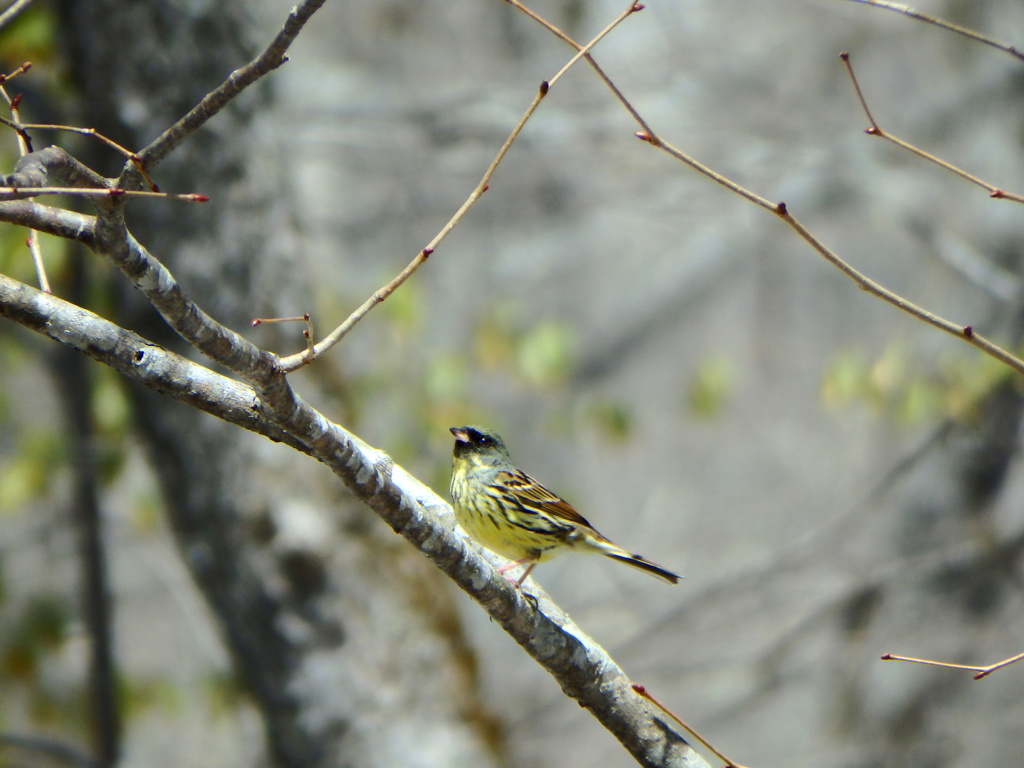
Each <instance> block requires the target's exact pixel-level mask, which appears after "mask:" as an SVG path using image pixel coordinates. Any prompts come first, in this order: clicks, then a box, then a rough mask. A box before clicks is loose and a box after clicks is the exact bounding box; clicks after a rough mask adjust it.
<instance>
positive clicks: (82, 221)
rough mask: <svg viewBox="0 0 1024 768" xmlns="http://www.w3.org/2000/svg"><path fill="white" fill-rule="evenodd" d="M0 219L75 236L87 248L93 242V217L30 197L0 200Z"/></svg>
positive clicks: (53, 232) (39, 229) (48, 232)
mask: <svg viewBox="0 0 1024 768" xmlns="http://www.w3.org/2000/svg"><path fill="white" fill-rule="evenodd" d="M0 221H2V222H4V223H6V224H17V225H18V226H21V227H28V228H29V229H35V230H38V231H40V232H45V233H47V234H49V235H56V236H57V237H63V238H66V239H68V240H75V241H77V242H79V243H82V244H84V245H87V246H89V247H90V248H92V247H93V246H94V245H95V242H96V241H95V227H96V217H94V216H86V215H84V214H81V213H75V212H74V211H65V210H63V209H62V208H51V207H50V206H48V205H42V204H40V203H36V202H33V201H31V200H12V201H10V202H6V203H4V202H0Z"/></svg>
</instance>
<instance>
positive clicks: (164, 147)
mask: <svg viewBox="0 0 1024 768" xmlns="http://www.w3.org/2000/svg"><path fill="white" fill-rule="evenodd" d="M323 4H324V0H304V2H302V3H301V4H300V5H298V6H296V7H294V8H292V11H291V13H289V14H288V18H287V20H286V21H285V23H284V27H283V28H282V29H281V31H280V32H278V34H277V36H276V37H275V38H274V40H273V41H272V42H271V43H270V45H268V46H267V48H266V49H265V50H264V51H263V53H261V54H260V55H259V56H257V57H256V58H255V59H253V60H252V61H251V62H249V63H248V64H246V65H245V66H244V67H242V68H241V69H236V70H235V71H234V72H232V73H231V74H230V75H229V76H228V79H227V80H225V81H224V82H223V83H221V85H220V86H218V87H217V88H216V89H214V90H213V91H210V93H208V94H206V96H204V97H203V100H202V101H200V102H199V103H198V104H197V105H196V106H195V107H193V108H192V109H191V110H190V111H189V113H188V114H187V115H185V116H184V117H183V118H181V119H180V120H178V122H176V123H175V124H174V125H172V126H171V127H170V128H168V129H167V130H166V131H164V132H163V133H162V134H160V136H159V137H157V139H156V140H155V141H153V142H152V143H151V144H150V145H149V146H147V147H146V148H145V149H143V150H142V151H140V152H139V153H138V157H139V162H140V163H141V168H143V169H146V170H149V169H151V168H152V167H153V166H155V165H156V164H157V163H159V162H160V161H161V160H163V159H164V158H165V157H167V155H169V154H170V153H171V152H172V151H174V149H175V147H177V146H179V145H180V144H181V143H182V142H183V141H185V139H187V138H188V137H189V136H191V135H192V134H193V133H195V132H196V131H197V130H199V128H201V127H202V126H203V125H204V124H205V123H206V121H207V120H209V119H210V118H211V117H213V116H214V115H216V114H217V113H218V112H220V111H221V110H222V109H223V108H224V107H225V106H227V104H228V102H230V101H231V100H232V99H234V98H235V97H236V96H237V95H238V94H240V93H241V92H242V91H243V90H245V89H246V88H248V87H249V86H250V85H252V84H253V83H255V82H256V81H258V80H259V79H260V78H261V77H263V76H264V75H266V74H267V73H269V72H273V71H274V70H275V69H277V68H278V67H280V66H281V65H282V64H284V63H285V62H286V61H288V57H287V55H286V53H287V51H288V48H289V47H291V44H292V43H293V42H294V41H295V38H296V37H297V36H298V34H299V32H301V31H302V28H303V27H304V26H305V25H306V22H308V21H309V20H310V18H311V17H312V16H313V14H314V13H316V12H317V10H318V9H319V8H320V6H321V5H323ZM125 170H126V171H127V170H129V168H126V169H125ZM119 186H125V185H119Z"/></svg>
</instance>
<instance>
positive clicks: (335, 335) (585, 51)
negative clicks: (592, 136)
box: [281, 2, 643, 371]
mask: <svg viewBox="0 0 1024 768" xmlns="http://www.w3.org/2000/svg"><path fill="white" fill-rule="evenodd" d="M641 10H643V6H642V5H640V4H639V3H636V2H631V3H630V4H629V6H628V7H627V8H626V9H625V10H624V11H623V12H622V13H620V14H619V15H618V16H616V17H615V18H614V19H613V20H612V21H611V22H610V23H609V24H608V25H607V26H606V27H605V28H604V29H602V30H601V31H600V32H599V33H598V34H597V36H596V37H594V39H593V40H591V41H590V42H589V43H587V44H586V45H578V46H576V50H577V53H576V55H575V56H573V57H572V58H571V59H570V60H569V61H568V62H567V63H566V64H565V66H563V67H562V68H561V69H560V70H559V71H558V73H557V74H555V76H554V77H552V78H551V79H550V80H545V81H544V82H542V83H541V84H540V88H538V89H537V95H536V96H534V97H533V101H531V102H530V106H528V107H527V108H526V111H525V112H524V113H523V116H522V117H521V118H519V122H518V123H516V126H515V127H514V128H513V129H512V132H511V133H510V134H509V135H508V138H507V139H505V143H504V144H502V146H501V149H499V150H498V154H497V155H495V156H494V159H493V160H492V161H491V164H490V165H489V166H488V167H487V170H486V171H484V175H483V177H482V178H481V179H480V181H479V183H477V185H476V187H475V188H474V189H473V191H472V192H471V193H470V195H469V197H467V198H466V201H465V202H464V203H463V204H462V205H461V206H460V207H459V209H458V210H457V211H456V212H455V213H454V215H453V216H452V217H451V218H450V219H449V220H448V223H446V224H445V225H444V226H443V227H442V228H441V231H440V232H438V233H437V234H436V235H434V238H433V239H432V240H431V241H430V242H429V243H428V244H427V245H426V247H424V248H423V249H422V250H421V251H420V252H419V253H417V254H416V256H415V257H414V258H413V260H412V261H411V262H409V264H408V265H406V267H405V269H403V270H402V271H401V272H399V273H398V275H396V276H395V277H394V278H392V280H391V281H390V282H388V283H387V284H386V285H384V286H382V287H381V288H379V289H377V290H376V291H374V293H373V295H371V296H370V298H368V299H367V300H366V301H364V302H363V303H362V304H361V305H360V306H359V307H358V308H357V309H356V310H355V311H354V312H353V313H352V314H350V315H349V316H348V317H347V318H346V319H345V321H344V322H343V323H342V324H341V325H339V326H338V327H337V328H335V329H334V330H333V331H331V333H330V334H328V335H327V336H326V337H325V338H324V339H323V340H322V341H320V342H319V343H317V344H316V345H314V347H313V350H312V352H311V353H310V352H309V351H308V350H307V351H306V352H303V353H300V354H297V355H291V356H289V357H285V358H282V359H281V368H282V370H284V371H294V370H296V369H298V368H300V367H302V366H303V365H308V364H309V363H311V362H312V361H313V360H314V359H316V358H317V357H319V356H320V355H322V354H323V353H324V352H326V351H327V350H329V349H330V348H331V347H333V346H334V345H335V344H337V343H338V342H339V341H341V340H342V339H343V338H345V336H346V334H348V332H349V331H351V330H352V329H353V328H354V327H355V326H356V324H357V323H358V322H359V321H360V320H362V319H363V318H364V317H365V316H366V315H367V313H369V312H370V310H372V309H373V308H374V307H376V306H377V305H378V304H380V303H381V302H383V301H384V300H385V299H387V298H388V296H390V295H391V294H392V293H394V292H395V290H396V289H397V288H398V287H399V286H400V285H402V283H404V282H405V281H406V280H408V279H409V277H410V276H411V275H412V274H413V273H414V272H415V271H416V270H417V269H419V268H420V266H422V265H423V264H424V263H425V262H426V261H427V259H429V258H430V256H431V254H432V253H433V252H434V250H435V249H436V248H437V246H438V245H439V244H440V243H441V241H442V240H444V239H445V238H446V237H447V236H448V235H449V234H450V233H451V231H452V230H453V229H455V226H456V225H457V224H458V223H459V222H460V221H462V217H463V216H465V215H466V212H467V211H468V210H469V209H470V208H472V207H473V205H474V204H475V203H476V201H477V200H479V199H480V196H481V195H483V193H484V192H486V191H487V190H488V189H489V182H490V180H491V177H492V176H493V175H494V172H495V171H496V170H497V169H498V166H499V165H500V164H501V161H502V160H503V159H504V158H505V155H506V154H507V153H508V151H509V149H510V148H511V147H512V144H513V142H514V141H515V140H516V138H518V136H519V134H520V132H521V131H522V130H523V127H524V126H525V125H526V122H527V121H528V120H529V119H530V117H531V116H532V115H533V113H534V112H535V111H536V110H537V107H539V106H540V103H541V101H542V100H543V99H544V97H545V96H547V94H548V91H550V90H551V88H552V87H554V85H555V83H557V82H558V80H559V79H561V77H562V76H563V75H564V74H565V73H566V72H568V71H569V69H570V67H572V66H573V65H574V64H575V63H576V62H577V61H579V60H580V58H581V57H583V56H589V51H590V49H591V48H593V47H594V46H595V45H597V44H598V43H599V42H600V41H601V40H602V39H603V38H604V37H605V35H607V34H608V33H609V32H611V31H612V30H613V29H615V27H617V26H618V25H619V24H621V23H622V22H623V21H625V20H626V19H627V18H629V17H630V16H631V15H633V14H634V13H637V12H638V11H641Z"/></svg>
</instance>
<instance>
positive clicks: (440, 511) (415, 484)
mask: <svg viewBox="0 0 1024 768" xmlns="http://www.w3.org/2000/svg"><path fill="white" fill-rule="evenodd" d="M0 316H3V317H7V318H8V319H11V320H13V321H15V322H17V323H19V324H21V325H23V326H25V327H27V328H30V329H32V330H34V331H36V332H38V333H42V334H44V335H46V336H48V337H50V338H51V339H54V340H56V341H59V342H60V343H63V344H67V345H69V346H71V347H74V348H75V349H78V350H80V351H82V352H84V353H86V354H88V355H89V356H90V357H93V358H95V359H97V360H99V361H100V362H103V363H105V364H106V365H109V366H111V367H113V368H115V369H116V370H118V371H119V372H121V373H122V374H124V375H125V376H127V377H128V378H131V379H134V380H136V381H139V382H141V383H142V384H144V385H146V386H148V387H150V388H152V389H154V390H155V391H158V392H161V393H162V394H168V395H171V396H174V397H177V398H178V399H181V400H185V401H186V402H188V403H189V404H191V405H193V406H194V407H198V408H201V409H202V410H204V411H206V412H208V413H211V414H213V415H215V416H217V417H218V418H222V419H225V420H226V421H229V422H231V423H233V424H237V425H239V426H242V427H244V428H246V429H249V430H251V431H254V432H257V433H259V434H263V435H266V436H267V437H270V438H271V439H275V440H279V441H281V442H287V443H288V444H289V445H291V446H292V447H295V448H296V449H298V450H301V451H303V452H304V453H307V454H309V455H311V456H313V457H314V458H316V459H317V460H319V461H321V462H322V463H324V464H326V465H327V466H328V467H329V468H330V469H331V470H332V471H333V472H334V473H335V475H337V476H338V477H339V478H340V479H341V480H342V482H343V483H344V484H345V485H346V486H347V487H348V488H349V489H350V490H351V491H352V492H353V493H354V494H355V495H356V496H357V497H358V498H359V499H360V500H362V501H363V502H365V503H366V504H367V505H368V506H369V507H370V508H371V509H373V510H374V512H376V513H377V514H378V515H379V516H380V517H381V519H383V520H384V522H386V523H387V524H388V525H389V526H390V527H391V528H392V529H393V530H394V531H395V532H396V533H399V534H401V535H402V536H403V537H404V538H405V539H406V540H408V541H409V542H411V543H412V544H413V545H414V546H415V547H416V548H417V549H419V550H420V551H421V552H422V553H423V554H424V555H426V556H427V557H428V558H429V559H430V560H431V562H433V563H434V564H435V565H436V566H437V567H438V568H439V569H440V570H441V571H443V572H444V573H445V574H447V575H448V576H449V577H450V578H451V579H452V580H453V581H454V582H455V583H456V584H458V586H459V587H460V588H461V589H462V590H464V591H465V592H466V593H467V594H469V595H470V596H471V597H472V598H473V599H474V600H476V601H477V602H478V603H480V604H481V606H483V608H484V609H485V610H486V611H487V612H488V613H489V614H490V615H491V616H492V617H493V618H494V620H495V621H497V622H498V623H499V624H500V625H501V626H502V627H503V628H504V629H505V631H506V632H508V633H509V634H510V635H511V636H512V638H513V639H514V640H515V641H516V642H517V643H519V644H520V645H521V646H522V647H523V648H524V649H525V650H526V651H527V652H528V653H529V654H530V655H531V656H532V657H533V658H534V659H535V660H536V661H537V662H538V663H539V664H540V665H541V666H543V667H544V668H545V669H546V670H548V672H549V673H550V674H551V675H552V676H553V677H554V678H555V679H556V680H557V681H558V683H559V685H560V686H561V687H562V690H563V691H564V692H565V693H566V694H567V695H569V696H571V697H573V698H574V699H576V700H577V701H578V702H579V703H580V704H581V705H582V706H584V707H586V708H587V709H588V710H590V712H591V713H592V714H593V715H594V717H596V718H597V719H598V720H599V721H600V722H601V723H602V724H603V725H604V726H605V727H606V728H607V729H608V730H609V731H610V732H611V733H612V734H614V735H615V736H616V738H618V739H619V741H620V742H621V743H622V744H623V746H625V747H626V749H628V750H629V752H630V753H631V754H632V755H633V756H634V757H635V758H636V759H637V761H638V762H639V763H640V764H641V765H644V766H650V767H651V768H654V767H655V766H660V767H661V768H666V767H674V766H689V767H690V768H699V767H700V766H704V765H705V763H704V762H703V761H702V760H701V758H700V757H699V756H698V755H697V754H696V753H694V752H693V751H692V749H691V748H690V746H689V745H688V744H687V743H686V741H685V740H684V739H683V737H682V736H681V735H680V734H679V733H678V731H677V730H676V728H675V726H673V725H672V723H671V721H670V718H668V717H667V716H666V715H665V714H664V713H663V712H661V711H660V710H658V709H657V708H656V707H654V706H653V705H652V704H650V703H649V702H648V701H647V700H645V699H644V698H643V697H641V696H640V695H638V694H637V693H636V692H635V691H634V690H633V689H632V687H631V682H632V681H631V680H630V679H629V678H628V677H627V676H626V674H625V672H623V670H622V669H621V668H619V666H618V665H617V664H616V663H615V661H614V660H613V659H612V658H611V657H610V656H608V654H607V652H605V651H604V649H603V648H601V647H600V646H599V645H597V644H596V643H595V642H594V641H593V640H591V639H590V638H589V637H587V636H586V635H585V634H584V633H583V632H582V631H581V630H580V629H579V627H577V626H576V625H575V624H574V623H573V622H572V620H571V619H569V617H568V615H567V614H565V612H564V611H562V610H561V609H560V608H558V606H556V605H555V604H554V603H553V602H551V600H550V599H549V598H548V597H547V596H546V595H544V594H543V593H540V594H537V595H535V596H532V597H531V596H527V595H526V594H525V593H523V592H521V591H520V590H518V589H516V588H515V587H513V586H512V585H511V584H509V582H508V581H507V580H506V579H505V578H504V577H502V576H501V575H500V574H498V572H497V569H496V568H495V567H494V565H495V563H496V560H494V559H492V556H490V555H486V556H485V555H482V554H481V553H479V552H478V551H477V550H476V548H475V547H473V546H472V545H470V544H469V543H468V541H467V540H466V539H465V538H464V537H463V536H462V535H461V534H457V533H456V532H455V531H454V530H453V528H454V521H453V517H452V513H451V510H450V507H448V505H447V503H446V502H444V501H443V500H442V499H441V498H439V497H438V496H437V495H436V494H435V493H434V492H433V491H432V490H431V489H430V488H428V487H427V486H425V485H423V484H422V483H421V482H420V481H419V480H417V479H416V478H415V477H413V476H412V475H410V474H409V473H408V472H406V471H405V470H404V469H402V468H401V467H399V466H398V465H396V464H395V463H394V462H393V461H392V460H391V458H390V457H388V456H387V455H386V454H385V453H383V452H382V451H379V450H377V449H375V448H372V447H370V446H368V445H367V444H366V443H364V442H363V441H362V440H360V439H359V438H357V437H356V436H354V435H352V434H351V433H349V432H347V431H346V430H344V429H343V428H341V427H340V426H338V425H337V424H333V423H332V422H330V421H329V420H328V419H327V418H325V417H324V416H323V415H322V414H320V413H319V412H318V411H316V410H315V409H313V408H311V407H310V406H308V405H306V404H305V403H303V402H302V401H300V400H298V399H296V400H295V406H296V407H295V410H294V412H292V413H291V414H290V415H289V417H288V418H287V419H286V420H284V422H283V423H281V424H278V425H277V426H276V427H275V425H273V424H270V423H268V421H267V419H265V418H263V417H261V416H260V414H259V409H258V408H257V398H256V393H255V392H254V391H253V390H252V389H250V388H248V387H246V386H245V385H242V384H239V383H237V382H234V381H231V380H230V379H227V378H225V377H223V376H218V375H217V374H215V373H212V372H210V371H208V370H207V369H205V368H203V367H202V366H199V365H196V364H195V363H191V362H189V361H187V360H185V359H184V358H181V357H179V356H177V355H174V354H173V353H170V352H168V351H167V350H164V349H162V348H159V347H154V346H153V345H151V344H149V342H147V341H146V340H145V339H143V338H141V337H139V336H137V335H136V334H133V333H131V332H129V331H126V330H124V329H122V328H119V327H118V326H116V325H114V324H113V323H110V322H108V321H106V320H103V319H102V318H99V317H97V316H96V315H94V314H92V313H90V312H87V311H86V310H83V309H81V308H79V307H76V306H74V305H71V304H69V303H67V302H65V301H63V300H61V299H59V298H56V297H54V296H50V295H48V294H44V293H42V292H40V291H37V290H36V289H34V288H31V287H30V286H27V285H24V284H22V283H19V282H17V281H15V280H12V279H10V278H7V277H4V276H2V275H0ZM264 415H266V414H264Z"/></svg>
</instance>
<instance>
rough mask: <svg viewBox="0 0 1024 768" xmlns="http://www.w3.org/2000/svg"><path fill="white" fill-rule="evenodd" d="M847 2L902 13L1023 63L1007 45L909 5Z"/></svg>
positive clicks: (1023, 58)
mask: <svg viewBox="0 0 1024 768" xmlns="http://www.w3.org/2000/svg"><path fill="white" fill-rule="evenodd" d="M847 2H851V3H860V4H861V5H873V6H874V7H875V8H882V9H884V10H886V11H895V12H896V13H902V14H903V15H904V16H909V17H910V18H911V19H915V20H917V21H923V22H924V23H926V24H932V25H934V26H936V27H939V28H941V29H946V30H949V31H950V32H955V33H956V34H958V35H963V36H964V37H967V38H970V39H971V40H974V41H975V42H979V43H982V44H983V45H988V46H991V47H993V48H997V49H999V50H1000V51H1003V52H1004V53H1008V54H1010V55H1011V56H1015V57H1016V58H1018V59H1020V60H1021V61H1024V53H1021V52H1020V51H1018V50H1017V49H1016V48H1015V47H1014V46H1012V45H1010V44H1009V43H1001V42H999V41H998V40H993V39H992V38H991V37H988V36H987V35H983V34H981V33H980V32H975V31H974V30H973V29H968V28H967V27H961V26H959V25H957V24H953V23H952V22H950V21H946V20H945V19H940V18H938V17H937V16H929V15H928V14H927V13H921V12H920V11H918V10H915V9H914V8H911V7H910V6H909V5H904V4H903V3H892V2H888V0H847Z"/></svg>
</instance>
